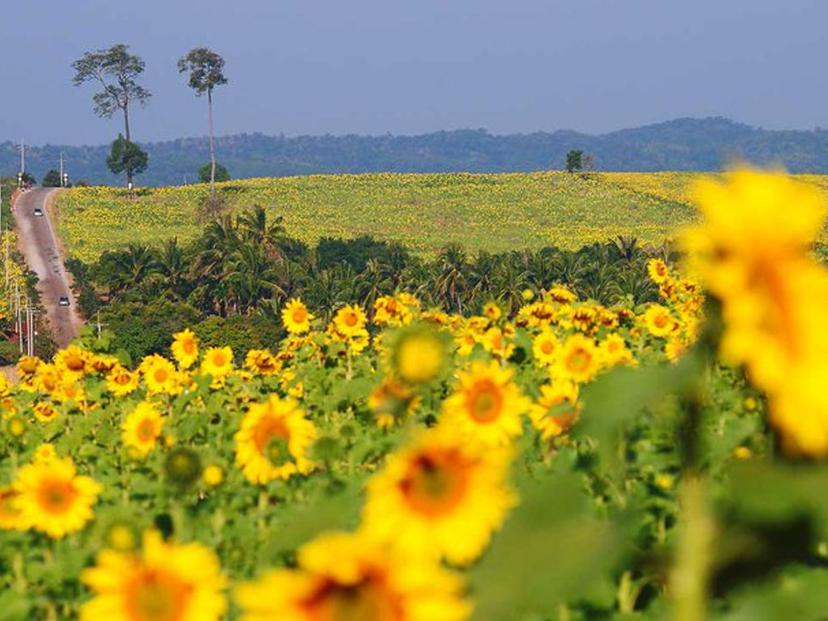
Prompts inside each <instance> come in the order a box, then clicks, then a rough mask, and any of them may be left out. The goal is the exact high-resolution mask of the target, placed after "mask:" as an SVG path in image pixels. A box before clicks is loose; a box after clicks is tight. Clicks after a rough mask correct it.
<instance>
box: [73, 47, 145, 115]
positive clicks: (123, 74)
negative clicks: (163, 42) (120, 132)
mask: <svg viewBox="0 0 828 621" xmlns="http://www.w3.org/2000/svg"><path fill="white" fill-rule="evenodd" d="M72 68H73V69H74V70H75V77H74V78H73V79H72V82H73V83H74V85H75V86H80V85H82V84H85V83H87V82H97V83H98V84H100V86H101V88H102V90H101V91H100V92H98V93H96V94H95V95H94V96H93V97H92V101H93V102H94V104H95V114H97V115H98V116H100V117H102V118H111V117H112V115H113V114H115V112H117V111H119V110H121V111H124V112H126V111H127V109H128V108H129V105H130V104H131V103H132V102H137V103H140V104H142V105H144V104H146V102H147V101H148V100H149V98H150V97H151V96H152V94H151V93H150V92H149V91H148V90H147V89H145V88H144V87H143V86H141V85H140V84H138V82H137V80H136V79H137V77H138V76H139V75H141V74H142V73H143V72H144V69H145V63H144V61H143V60H142V59H141V58H140V57H139V56H136V55H134V54H130V53H129V46H127V45H124V44H123V43H119V44H117V45H113V46H112V47H111V48H109V49H106V50H96V51H94V52H86V54H84V55H83V56H82V57H81V58H79V59H78V60H76V61H75V62H74V63H72Z"/></svg>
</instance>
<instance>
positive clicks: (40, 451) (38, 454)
mask: <svg viewBox="0 0 828 621" xmlns="http://www.w3.org/2000/svg"><path fill="white" fill-rule="evenodd" d="M57 457H58V454H57V451H56V450H55V445H54V444H52V443H50V442H46V443H44V444H41V445H40V446H38V447H37V448H36V449H35V452H34V461H35V462H37V463H45V462H48V461H52V460H53V459H57Z"/></svg>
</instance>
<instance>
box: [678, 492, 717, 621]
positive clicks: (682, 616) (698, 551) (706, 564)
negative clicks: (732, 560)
mask: <svg viewBox="0 0 828 621" xmlns="http://www.w3.org/2000/svg"><path fill="white" fill-rule="evenodd" d="M679 504H680V506H681V518H680V524H679V536H678V549H677V552H676V561H675V565H674V567H673V571H672V574H671V576H670V587H671V590H672V598H673V618H674V619H675V620H676V621H704V619H706V618H707V597H708V583H709V579H710V566H711V560H712V547H713V538H714V533H715V523H714V521H713V518H712V516H711V515H710V510H709V506H708V499H707V482H706V480H705V479H704V478H703V477H702V476H697V475H691V476H688V477H687V478H686V479H685V480H684V481H683V482H682V487H681V492H680V497H679Z"/></svg>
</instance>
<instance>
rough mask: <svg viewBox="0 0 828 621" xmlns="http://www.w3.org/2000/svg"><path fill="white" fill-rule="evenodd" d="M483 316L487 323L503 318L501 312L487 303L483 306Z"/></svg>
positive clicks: (490, 303) (495, 306)
mask: <svg viewBox="0 0 828 621" xmlns="http://www.w3.org/2000/svg"><path fill="white" fill-rule="evenodd" d="M483 316H484V317H485V318H486V319H488V320H489V321H497V320H498V319H500V318H501V317H502V316H503V311H502V310H500V307H499V306H498V305H497V304H495V303H494V302H487V303H486V304H484V305H483Z"/></svg>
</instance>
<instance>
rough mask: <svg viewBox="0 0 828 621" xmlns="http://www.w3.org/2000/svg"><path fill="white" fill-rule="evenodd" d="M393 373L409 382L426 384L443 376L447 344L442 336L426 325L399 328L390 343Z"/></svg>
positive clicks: (411, 383)
mask: <svg viewBox="0 0 828 621" xmlns="http://www.w3.org/2000/svg"><path fill="white" fill-rule="evenodd" d="M389 349H390V356H389V357H390V362H391V368H392V372H393V374H394V376H395V377H397V378H398V379H399V380H401V381H403V382H405V383H406V384H410V385H420V384H427V383H428V382H431V381H432V380H434V379H436V378H437V377H439V376H440V375H442V373H443V371H444V369H445V365H446V358H447V355H448V351H447V350H448V346H447V344H446V340H445V338H443V336H442V335H441V334H440V333H439V332H437V331H436V330H435V329H434V328H433V327H431V326H430V325H427V324H414V325H411V326H408V327H406V328H402V329H401V330H399V331H398V332H397V334H396V335H395V337H394V338H393V339H392V341H391V343H390V345H389Z"/></svg>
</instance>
